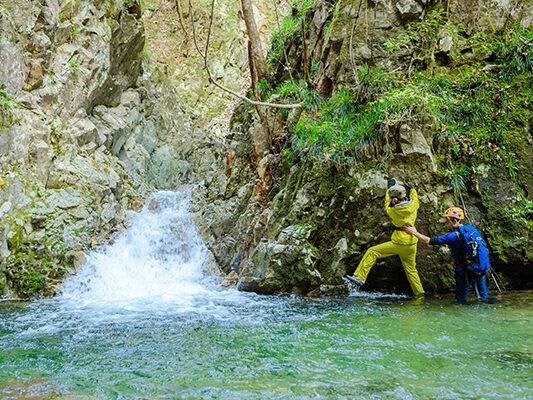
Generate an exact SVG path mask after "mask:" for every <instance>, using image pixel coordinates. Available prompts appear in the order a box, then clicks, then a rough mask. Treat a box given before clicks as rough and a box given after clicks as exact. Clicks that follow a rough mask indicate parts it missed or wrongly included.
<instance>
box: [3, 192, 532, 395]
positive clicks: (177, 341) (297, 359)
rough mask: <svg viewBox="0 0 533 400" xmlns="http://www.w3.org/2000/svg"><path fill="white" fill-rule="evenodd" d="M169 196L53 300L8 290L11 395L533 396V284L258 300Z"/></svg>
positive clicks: (136, 218)
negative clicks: (465, 291) (223, 267)
mask: <svg viewBox="0 0 533 400" xmlns="http://www.w3.org/2000/svg"><path fill="white" fill-rule="evenodd" d="M189 201H190V200H189V197H188V194H187V193H170V192H160V193H157V194H155V195H154V197H153V199H152V200H151V201H150V202H149V204H148V205H147V206H146V207H145V208H144V209H143V210H142V211H141V212H139V213H132V220H131V226H130V228H129V229H128V230H127V231H125V232H124V233H122V234H121V235H120V236H118V237H117V238H115V242H114V244H113V245H110V246H108V247H107V248H105V249H100V250H96V251H94V252H92V253H91V254H90V256H89V257H88V261H87V263H86V264H85V265H84V266H83V267H82V268H81V270H80V271H79V272H78V274H77V275H75V276H73V277H71V278H69V279H68V280H67V281H66V282H65V284H64V285H63V287H62V293H61V294H60V295H59V296H57V297H55V298H52V299H43V300H34V301H4V302H0V350H1V352H0V398H2V399H56V398H57V399H59V398H60V399H351V398H354V399H533V394H532V393H533V380H532V378H531V377H532V376H533V331H532V327H533V324H532V322H533V308H532V305H533V293H532V292H521V293H518V292H515V293H506V294H504V295H503V296H501V297H499V302H497V303H495V304H482V303H479V304H478V303H474V304H472V305H470V306H463V305H458V304H455V303H454V302H453V297H452V296H444V297H436V296H434V297H428V298H425V299H415V300H413V299H410V298H408V297H405V296H399V295H387V294H381V293H355V294H354V295H352V296H348V297H342V298H320V299H311V298H305V297H300V296H259V295H255V294H250V293H241V292H238V291H236V290H234V289H224V288H222V287H221V286H220V285H219V282H218V281H217V279H216V278H214V277H211V276H209V274H206V273H205V267H206V265H207V264H208V252H207V250H206V248H205V246H204V244H203V242H202V240H201V237H200V236H199V234H198V232H197V231H196V228H195V226H194V224H193V222H192V215H191V214H190V213H189V211H188V208H189Z"/></svg>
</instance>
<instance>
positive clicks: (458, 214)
mask: <svg viewBox="0 0 533 400" xmlns="http://www.w3.org/2000/svg"><path fill="white" fill-rule="evenodd" d="M443 217H444V218H441V219H440V220H439V222H446V221H447V220H448V218H455V219H459V220H461V219H464V218H465V213H464V211H463V209H462V208H459V207H450V208H448V209H447V210H446V211H444V215H443Z"/></svg>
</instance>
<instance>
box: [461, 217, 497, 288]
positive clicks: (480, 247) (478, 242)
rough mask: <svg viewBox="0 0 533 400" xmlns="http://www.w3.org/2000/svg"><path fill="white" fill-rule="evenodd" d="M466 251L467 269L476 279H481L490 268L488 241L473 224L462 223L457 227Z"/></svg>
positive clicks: (462, 245)
mask: <svg viewBox="0 0 533 400" xmlns="http://www.w3.org/2000/svg"><path fill="white" fill-rule="evenodd" d="M456 232H457V235H458V236H459V240H460V243H461V247H462V248H463V250H464V252H465V261H466V265H465V269H466V271H467V272H468V273H469V275H471V276H472V277H474V278H475V279H481V278H482V277H483V276H485V275H486V274H487V273H488V272H489V270H490V263H489V253H488V250H487V243H486V242H485V240H484V239H483V238H482V237H481V234H480V233H479V232H478V230H477V229H476V228H474V227H473V226H472V225H461V226H459V227H458V228H457V229H456Z"/></svg>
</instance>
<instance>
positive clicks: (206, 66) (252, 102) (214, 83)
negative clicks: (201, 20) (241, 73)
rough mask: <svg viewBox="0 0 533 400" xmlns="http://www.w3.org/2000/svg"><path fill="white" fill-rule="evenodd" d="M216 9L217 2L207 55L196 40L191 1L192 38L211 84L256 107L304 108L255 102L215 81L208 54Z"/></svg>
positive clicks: (211, 19) (212, 11) (212, 7)
mask: <svg viewBox="0 0 533 400" xmlns="http://www.w3.org/2000/svg"><path fill="white" fill-rule="evenodd" d="M214 8H215V0H213V2H212V4H211V15H210V18H209V19H210V21H209V32H208V35H207V43H206V47H205V53H204V52H202V50H201V49H200V46H199V45H198V41H197V38H196V28H195V25H194V12H193V8H192V2H191V0H189V13H190V17H191V25H192V37H193V41H194V47H195V48H196V51H197V52H198V54H200V56H201V57H202V59H203V61H204V69H205V70H206V72H207V76H208V78H209V82H210V83H212V84H213V85H215V86H216V87H218V88H219V89H221V90H223V91H225V92H226V93H229V94H231V95H232V96H235V97H237V98H239V99H241V100H244V101H246V102H248V103H250V104H252V105H254V106H265V107H274V108H283V109H293V108H300V107H302V105H301V104H276V103H268V102H262V101H254V100H252V99H249V98H248V97H246V96H243V95H242V94H239V93H237V92H235V91H233V90H231V89H228V88H226V87H224V86H222V85H221V84H220V83H218V82H217V81H215V80H214V79H213V76H212V74H211V70H210V69H209V65H208V63H207V54H208V50H209V39H210V37H211V29H212V26H213V16H214Z"/></svg>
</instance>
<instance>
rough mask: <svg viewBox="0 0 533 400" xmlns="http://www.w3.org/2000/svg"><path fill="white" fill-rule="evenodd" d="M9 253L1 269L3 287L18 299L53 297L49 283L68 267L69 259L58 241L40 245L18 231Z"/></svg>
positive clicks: (49, 241)
mask: <svg viewBox="0 0 533 400" xmlns="http://www.w3.org/2000/svg"><path fill="white" fill-rule="evenodd" d="M10 253H11V254H10V256H9V257H7V258H6V259H4V261H3V263H2V270H3V271H4V274H5V276H6V283H7V285H9V287H11V288H12V290H13V291H14V293H15V294H16V295H17V296H20V297H34V296H37V295H52V294H54V293H53V289H52V286H53V284H54V283H56V282H57V281H58V280H60V279H61V278H63V277H64V276H66V275H67V273H68V272H69V271H70V270H71V268H72V262H71V261H72V260H69V259H68V257H66V253H67V251H66V250H65V249H64V248H63V247H62V246H61V244H60V241H59V238H49V239H48V240H47V241H45V243H41V242H37V241H34V240H31V239H27V238H25V237H24V235H23V234H22V233H21V231H19V233H17V234H16V235H15V236H13V238H11V240H10Z"/></svg>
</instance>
